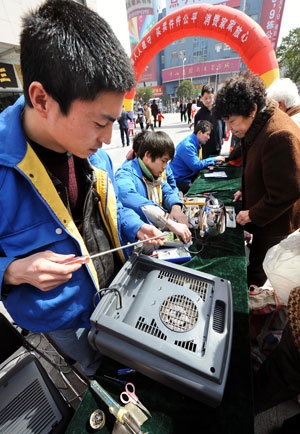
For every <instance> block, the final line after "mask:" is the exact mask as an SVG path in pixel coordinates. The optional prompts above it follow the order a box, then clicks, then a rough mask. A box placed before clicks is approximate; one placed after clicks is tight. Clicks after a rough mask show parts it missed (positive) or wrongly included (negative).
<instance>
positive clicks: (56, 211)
mask: <svg viewBox="0 0 300 434" xmlns="http://www.w3.org/2000/svg"><path fill="white" fill-rule="evenodd" d="M23 107H24V98H23V97H21V98H19V100H18V101H17V102H16V103H15V104H14V105H13V106H11V107H8V108H7V109H6V110H5V111H4V112H2V113H1V114H0V209H1V219H0V285H1V286H0V290H1V291H2V285H3V275H4V272H5V270H6V268H7V267H8V265H9V264H10V263H11V262H12V261H13V260H15V259H18V258H22V257H26V256H29V255H31V254H34V253H37V252H42V251H45V250H52V251H54V252H56V253H62V254H69V253H74V254H75V255H85V254H88V252H87V249H86V246H85V244H84V242H83V239H82V237H81V235H80V233H79V232H78V230H77V227H76V225H75V224H74V222H73V220H72V218H71V216H70V214H69V213H68V211H67V209H66V207H65V206H64V205H63V202H62V201H61V199H60V197H59V195H58V193H57V191H56V189H55V187H54V185H53V183H52V181H51V179H50V177H49V176H48V174H47V172H46V170H45V168H44V166H43V165H42V163H41V162H40V160H39V159H38V157H37V156H36V154H35V153H34V151H33V149H32V148H31V146H30V145H29V144H28V143H27V142H26V139H25V137H24V134H23V131H22V128H21V123H20V115H21V110H22V109H23ZM90 160H91V162H92V164H93V165H94V167H93V169H94V173H95V175H96V183H95V187H96V188H97V191H98V193H99V194H100V196H101V201H100V202H101V204H100V205H99V212H100V213H101V215H102V219H103V222H104V224H105V226H106V229H107V231H108V234H109V236H110V238H111V241H112V244H113V245H114V246H116V247H117V246H119V245H120V243H125V242H127V241H134V240H135V234H136V232H137V230H138V229H139V228H140V227H141V225H142V224H143V221H142V220H141V219H140V218H139V216H137V215H136V214H135V213H134V212H133V211H132V210H130V209H126V208H124V207H123V206H122V205H121V204H120V203H119V202H118V201H117V199H116V195H115V188H114V176H113V168H112V163H111V160H110V158H109V156H108V155H107V154H106V153H105V152H104V151H103V150H99V151H98V152H97V153H95V154H94V155H93V156H92V157H90ZM121 234H122V236H123V237H124V239H123V240H122V238H121ZM122 256H123V254H121V255H120V257H121V259H123V261H124V259H125V258H124V256H123V257H122ZM97 289H99V283H98V278H97V273H96V270H95V268H94V266H93V263H92V261H90V262H89V263H88V264H86V265H83V266H82V267H81V269H80V270H78V271H76V273H73V276H72V278H71V279H70V280H69V281H68V282H67V283H66V284H64V285H60V286H58V287H57V288H55V289H53V290H51V291H46V292H44V291H41V290H39V289H37V288H36V287H33V286H31V285H29V284H22V285H18V286H13V287H12V289H11V291H10V292H9V294H8V296H7V298H6V299H4V300H3V302H4V305H5V307H6V309H7V310H8V312H9V314H10V315H11V316H12V318H13V319H14V321H15V322H16V323H17V324H19V325H20V326H22V327H24V328H26V329H28V330H31V331H41V332H47V331H51V330H57V329H67V328H77V327H90V321H89V318H90V315H91V313H92V311H93V303H92V299H93V296H94V294H95V292H96V290H97Z"/></svg>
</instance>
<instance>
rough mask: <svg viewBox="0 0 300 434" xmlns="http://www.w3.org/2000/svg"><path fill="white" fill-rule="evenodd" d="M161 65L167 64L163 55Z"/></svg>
mask: <svg viewBox="0 0 300 434" xmlns="http://www.w3.org/2000/svg"><path fill="white" fill-rule="evenodd" d="M161 63H162V65H164V64H165V56H164V55H163V54H162V55H161Z"/></svg>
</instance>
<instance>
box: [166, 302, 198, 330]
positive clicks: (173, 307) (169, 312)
mask: <svg viewBox="0 0 300 434" xmlns="http://www.w3.org/2000/svg"><path fill="white" fill-rule="evenodd" d="M159 316H160V319H161V320H162V322H163V324H164V325H165V326H166V327H168V329H170V330H173V331H174V332H187V331H189V330H191V329H192V328H193V327H194V326H195V324H196V322H197V320H198V309H197V306H196V305H195V303H194V302H193V301H192V300H191V299H190V298H188V297H185V296H184V295H172V296H171V297H168V298H166V299H165V300H164V301H163V303H162V305H161V306H160V311H159Z"/></svg>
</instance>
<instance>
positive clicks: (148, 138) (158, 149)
mask: <svg viewBox="0 0 300 434" xmlns="http://www.w3.org/2000/svg"><path fill="white" fill-rule="evenodd" d="M140 134H141V135H143V136H142V140H140V145H139V149H138V152H137V156H138V157H139V158H141V159H143V157H144V155H145V154H146V152H147V151H149V154H150V156H151V160H152V161H155V160H156V159H157V158H160V157H162V156H163V155H165V154H168V155H169V157H170V160H173V158H174V154H175V147H174V143H173V141H172V139H171V137H170V136H169V135H168V134H166V133H165V132H164V131H146V132H145V133H144V132H141V133H139V134H138V136H139V135H140ZM137 140H139V139H137Z"/></svg>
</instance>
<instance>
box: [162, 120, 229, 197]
mask: <svg viewBox="0 0 300 434" xmlns="http://www.w3.org/2000/svg"><path fill="white" fill-rule="evenodd" d="M211 129H212V125H211V123H210V122H209V121H199V122H198V123H197V124H196V125H195V129H194V132H193V133H192V134H190V135H189V136H187V137H186V138H185V139H183V140H182V141H181V142H180V143H179V144H178V145H177V147H176V152H175V157H174V159H173V161H172V162H171V163H170V166H171V169H172V172H173V175H174V178H175V179H176V184H177V187H178V188H179V190H180V191H182V192H183V193H184V194H185V193H186V192H187V191H188V189H189V188H190V187H191V185H192V182H193V181H194V180H195V178H196V177H197V175H198V172H199V170H201V169H204V168H205V167H207V166H210V165H212V164H216V162H224V161H225V158H224V157H221V156H217V157H210V158H206V159H204V160H202V145H205V143H206V142H207V141H208V140H209V138H210V133H211Z"/></svg>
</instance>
